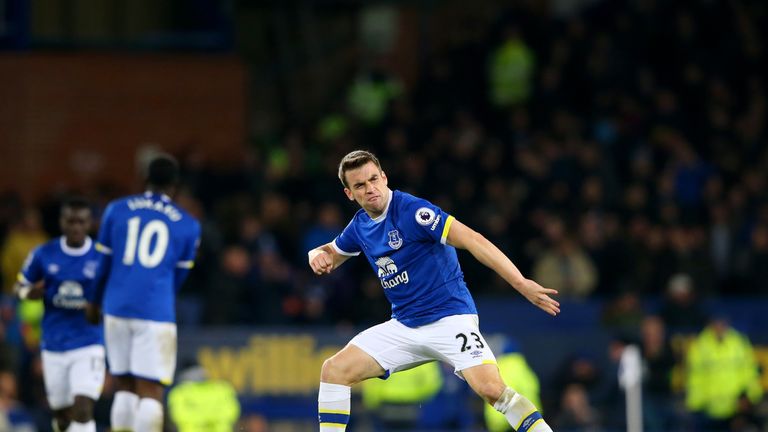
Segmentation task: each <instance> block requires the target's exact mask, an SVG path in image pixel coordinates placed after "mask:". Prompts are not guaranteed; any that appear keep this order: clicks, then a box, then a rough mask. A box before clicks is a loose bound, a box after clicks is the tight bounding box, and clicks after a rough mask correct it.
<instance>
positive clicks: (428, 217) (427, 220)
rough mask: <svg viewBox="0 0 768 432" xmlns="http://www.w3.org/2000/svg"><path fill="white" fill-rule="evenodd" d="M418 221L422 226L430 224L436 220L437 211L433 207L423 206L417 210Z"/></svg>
mask: <svg viewBox="0 0 768 432" xmlns="http://www.w3.org/2000/svg"><path fill="white" fill-rule="evenodd" d="M415 217H416V222H418V224H419V225H422V226H429V224H431V223H432V221H434V220H435V212H434V211H432V209H431V208H428V207H421V208H420V209H418V210H416V215H415Z"/></svg>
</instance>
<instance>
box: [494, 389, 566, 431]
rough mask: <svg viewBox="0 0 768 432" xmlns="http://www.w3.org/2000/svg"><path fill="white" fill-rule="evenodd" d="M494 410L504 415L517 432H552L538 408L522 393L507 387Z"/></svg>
mask: <svg viewBox="0 0 768 432" xmlns="http://www.w3.org/2000/svg"><path fill="white" fill-rule="evenodd" d="M493 408H494V409H495V410H496V411H498V412H500V413H502V414H504V417H506V418H507V422H509V424H510V425H511V426H512V427H513V428H514V429H515V430H516V431H517V432H552V428H550V427H549V425H548V424H547V422H545V421H544V419H543V418H542V417H541V413H539V411H538V410H537V409H536V407H535V406H534V405H533V404H532V403H531V401H529V400H528V399H526V398H525V396H523V395H521V394H520V393H517V392H515V391H514V390H512V389H511V388H509V387H507V388H506V389H505V390H504V393H502V394H501V396H500V397H499V400H497V401H496V403H495V404H493Z"/></svg>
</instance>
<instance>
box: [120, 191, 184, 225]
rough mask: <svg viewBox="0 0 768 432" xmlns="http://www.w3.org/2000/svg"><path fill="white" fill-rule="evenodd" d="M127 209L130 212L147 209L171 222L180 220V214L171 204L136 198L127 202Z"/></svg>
mask: <svg viewBox="0 0 768 432" xmlns="http://www.w3.org/2000/svg"><path fill="white" fill-rule="evenodd" d="M128 208H130V209H131V210H139V209H147V210H154V211H156V212H160V213H162V214H164V215H166V216H168V219H170V220H171V221H173V222H178V221H180V220H181V213H180V212H179V211H178V210H177V209H176V208H174V207H173V206H172V205H171V204H168V203H164V202H162V201H153V200H151V199H149V198H146V197H136V198H133V199H131V200H129V201H128Z"/></svg>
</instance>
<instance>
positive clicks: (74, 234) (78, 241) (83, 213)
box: [59, 207, 92, 246]
mask: <svg viewBox="0 0 768 432" xmlns="http://www.w3.org/2000/svg"><path fill="white" fill-rule="evenodd" d="M91 223H92V221H91V211H90V210H89V209H86V208H70V207H64V208H63V209H61V218H60V219H59V224H60V225H61V232H62V233H63V234H64V237H66V239H67V244H69V245H70V246H79V245H82V244H83V243H84V242H85V237H86V236H87V235H88V232H89V231H90V230H91Z"/></svg>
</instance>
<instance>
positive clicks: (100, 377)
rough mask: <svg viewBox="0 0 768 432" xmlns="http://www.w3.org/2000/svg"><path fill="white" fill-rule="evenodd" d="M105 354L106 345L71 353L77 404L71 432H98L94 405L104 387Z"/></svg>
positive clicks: (72, 385)
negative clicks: (94, 416)
mask: <svg viewBox="0 0 768 432" xmlns="http://www.w3.org/2000/svg"><path fill="white" fill-rule="evenodd" d="M104 355H105V354H104V347H103V346H102V345H91V346H87V347H83V348H78V349H76V350H72V351H70V352H69V353H68V356H69V357H70V360H71V367H70V368H69V388H70V389H71V392H72V397H73V400H74V403H73V405H72V408H71V409H70V420H71V421H72V423H71V424H70V425H69V429H67V432H96V422H95V421H94V420H93V406H94V404H95V403H96V400H97V399H98V398H99V397H100V396H101V390H102V388H103V387H104V374H105V366H104Z"/></svg>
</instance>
